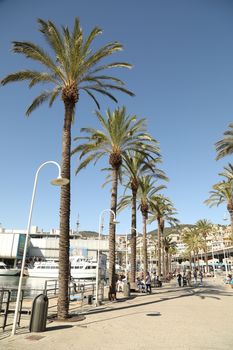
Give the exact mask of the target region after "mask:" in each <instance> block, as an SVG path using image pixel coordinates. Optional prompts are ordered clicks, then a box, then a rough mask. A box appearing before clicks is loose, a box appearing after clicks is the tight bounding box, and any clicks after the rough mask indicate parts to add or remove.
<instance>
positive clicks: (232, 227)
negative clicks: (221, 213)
mask: <svg viewBox="0 0 233 350" xmlns="http://www.w3.org/2000/svg"><path fill="white" fill-rule="evenodd" d="M228 211H229V214H230V220H231V237H232V238H233V210H231V209H230V210H228Z"/></svg>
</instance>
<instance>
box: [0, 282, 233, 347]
mask: <svg viewBox="0 0 233 350" xmlns="http://www.w3.org/2000/svg"><path fill="white" fill-rule="evenodd" d="M117 297H118V301H117V302H108V301H106V302H104V304H103V305H101V306H99V307H95V306H92V307H91V308H89V309H88V310H87V311H85V310H83V312H82V313H81V314H80V313H79V314H75V311H74V314H73V316H76V317H72V318H71V319H70V320H69V321H66V322H58V321H56V320H49V322H48V323H47V327H46V331H44V332H41V333H29V331H28V328H26V327H25V328H24V327H21V328H20V329H19V330H18V331H17V334H16V335H15V336H14V337H11V336H10V332H9V333H8V331H6V332H4V333H2V334H1V338H2V339H1V343H0V344H1V348H3V349H6V350H16V349H24V350H27V349H28V350H29V349H31V348H32V347H33V349H34V350H37V349H42V348H44V347H46V349H47V350H53V349H54V350H55V349H56V350H60V349H66V350H67V349H77V348H78V349H82V350H93V349H95V350H100V349H101V350H105V349H106V350H109V349H113V350H115V349H117V350H119V349H124V350H133V349H134V350H148V349H149V350H150V349H177V350H178V349H179V350H180V349H182V350H189V349H190V350H194V349H195V350H199V349H201V350H202V349H204V350H205V349H206V350H207V349H208V350H220V349H221V350H228V349H229V350H230V349H232V344H233V331H232V307H233V289H232V288H231V286H230V285H225V284H224V283H223V279H222V277H218V278H206V279H205V280H204V284H203V286H200V285H198V286H197V287H194V286H193V287H180V288H179V287H178V286H177V282H176V279H173V280H172V281H171V282H170V283H166V284H164V285H163V287H162V288H153V291H152V294H151V295H146V294H139V293H134V294H131V296H130V297H129V298H124V297H123V295H122V294H121V293H118V296H117ZM77 316H79V317H77ZM80 316H82V317H80Z"/></svg>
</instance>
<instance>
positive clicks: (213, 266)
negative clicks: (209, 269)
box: [211, 242, 216, 278]
mask: <svg viewBox="0 0 233 350" xmlns="http://www.w3.org/2000/svg"><path fill="white" fill-rule="evenodd" d="M211 244H212V261H213V272H214V278H216V273H215V263H214V247H213V242H211Z"/></svg>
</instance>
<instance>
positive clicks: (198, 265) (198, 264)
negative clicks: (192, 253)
mask: <svg viewBox="0 0 233 350" xmlns="http://www.w3.org/2000/svg"><path fill="white" fill-rule="evenodd" d="M198 254H199V252H198V250H197V267H198V270H200V261H199V255H198Z"/></svg>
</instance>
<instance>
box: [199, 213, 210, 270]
mask: <svg viewBox="0 0 233 350" xmlns="http://www.w3.org/2000/svg"><path fill="white" fill-rule="evenodd" d="M195 225H196V227H197V229H198V231H199V233H200V235H201V236H202V237H203V238H204V243H205V244H203V249H204V254H205V263H206V272H208V257H207V236H208V234H209V233H210V232H211V231H212V229H213V225H212V223H211V222H210V221H208V220H207V219H202V220H198V221H197V222H196V224H195Z"/></svg>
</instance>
